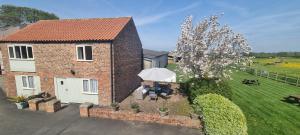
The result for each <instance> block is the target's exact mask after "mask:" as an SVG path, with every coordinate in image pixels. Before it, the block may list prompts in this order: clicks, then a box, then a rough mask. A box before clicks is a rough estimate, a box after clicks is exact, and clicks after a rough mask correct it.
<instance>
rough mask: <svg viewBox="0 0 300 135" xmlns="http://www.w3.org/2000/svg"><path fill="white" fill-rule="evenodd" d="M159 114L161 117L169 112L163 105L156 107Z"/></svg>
mask: <svg viewBox="0 0 300 135" xmlns="http://www.w3.org/2000/svg"><path fill="white" fill-rule="evenodd" d="M158 112H159V115H160V116H161V117H164V116H167V115H168V114H169V109H168V108H167V107H165V106H163V107H159V108H158Z"/></svg>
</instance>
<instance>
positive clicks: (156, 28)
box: [0, 0, 300, 52]
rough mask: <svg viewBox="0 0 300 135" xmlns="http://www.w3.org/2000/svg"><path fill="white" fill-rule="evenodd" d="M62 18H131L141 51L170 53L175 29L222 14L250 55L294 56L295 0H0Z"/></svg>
mask: <svg viewBox="0 0 300 135" xmlns="http://www.w3.org/2000/svg"><path fill="white" fill-rule="evenodd" d="M0 4H13V5H17V6H27V7H33V8H38V9H41V10H44V11H48V12H52V13H55V14H56V15H58V16H59V17H60V18H61V19H64V18H98V17H120V16H132V17H133V18H134V21H135V23H136V25H137V29H138V32H139V35H140V38H141V40H142V43H143V47H144V48H147V49H154V50H165V51H169V50H173V49H174V48H175V46H176V41H177V39H178V35H179V32H180V31H179V30H180V24H181V23H182V21H183V19H184V18H185V17H186V16H188V15H193V17H194V20H195V21H200V20H201V19H203V18H204V17H207V16H210V15H214V14H221V13H224V15H223V16H222V18H221V19H220V21H221V24H228V25H229V26H231V27H232V28H233V30H234V31H236V32H239V33H242V34H244V36H245V37H246V38H247V39H248V42H249V43H250V45H251V47H252V49H253V51H255V52H262V51H264V52H278V51H300V6H299V5H300V1H299V0H288V1H287V0H248V1H246V0H237V1H232V0H0Z"/></svg>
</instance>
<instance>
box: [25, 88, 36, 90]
mask: <svg viewBox="0 0 300 135" xmlns="http://www.w3.org/2000/svg"><path fill="white" fill-rule="evenodd" d="M23 90H35V88H23Z"/></svg>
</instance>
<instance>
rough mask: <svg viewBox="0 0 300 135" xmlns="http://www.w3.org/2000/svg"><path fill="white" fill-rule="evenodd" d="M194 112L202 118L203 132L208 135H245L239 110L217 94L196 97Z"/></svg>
mask: <svg viewBox="0 0 300 135" xmlns="http://www.w3.org/2000/svg"><path fill="white" fill-rule="evenodd" d="M193 103H194V109H195V111H196V112H197V113H198V114H199V115H202V116H203V121H204V132H205V134H208V135H247V123H246V118H245V116H244V114H243V112H242V111H241V109H240V108H239V107H238V106H237V105H235V104H234V103H233V102H231V101H230V100H228V99H226V98H224V97H223V96H221V95H217V94H206V95H201V96H197V98H195V100H194V101H193Z"/></svg>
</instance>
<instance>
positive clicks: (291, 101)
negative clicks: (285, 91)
mask: <svg viewBox="0 0 300 135" xmlns="http://www.w3.org/2000/svg"><path fill="white" fill-rule="evenodd" d="M281 101H282V102H286V103H289V104H292V105H295V106H298V107H300V102H298V101H296V100H293V99H290V98H284V99H282V100H281Z"/></svg>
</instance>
